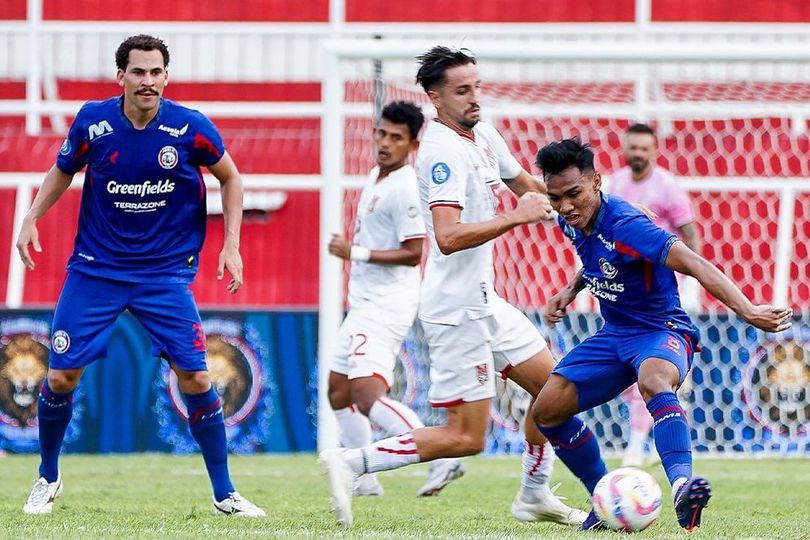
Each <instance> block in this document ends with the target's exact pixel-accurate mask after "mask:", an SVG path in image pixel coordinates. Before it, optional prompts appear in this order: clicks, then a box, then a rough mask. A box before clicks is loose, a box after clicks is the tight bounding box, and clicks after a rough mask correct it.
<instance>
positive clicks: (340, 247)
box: [329, 234, 352, 260]
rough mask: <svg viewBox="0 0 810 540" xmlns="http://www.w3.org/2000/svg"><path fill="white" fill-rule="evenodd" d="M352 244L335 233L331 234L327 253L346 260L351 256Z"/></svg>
mask: <svg viewBox="0 0 810 540" xmlns="http://www.w3.org/2000/svg"><path fill="white" fill-rule="evenodd" d="M351 252H352V246H351V245H350V244H349V242H348V240H346V239H345V238H343V237H342V236H339V235H337V234H333V235H332V240H330V241H329V253H331V254H332V255H334V256H335V257H340V258H341V259H344V260H348V259H349V257H350V256H351Z"/></svg>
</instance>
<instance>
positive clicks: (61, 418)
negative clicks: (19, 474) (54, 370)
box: [37, 379, 73, 482]
mask: <svg viewBox="0 0 810 540" xmlns="http://www.w3.org/2000/svg"><path fill="white" fill-rule="evenodd" d="M71 416H73V391H72V390H71V391H70V392H68V393H67V394H57V393H56V392H54V391H53V390H51V388H50V386H48V380H47V379H45V382H44V383H43V384H42V391H41V392H40V393H39V397H38V398H37V420H38V421H39V455H40V458H41V461H40V464H39V475H40V476H42V477H44V478H45V480H47V481H48V482H56V479H57V478H58V477H59V452H60V451H61V450H62V442H63V441H64V440H65V431H67V427H68V424H69V423H70V418H71Z"/></svg>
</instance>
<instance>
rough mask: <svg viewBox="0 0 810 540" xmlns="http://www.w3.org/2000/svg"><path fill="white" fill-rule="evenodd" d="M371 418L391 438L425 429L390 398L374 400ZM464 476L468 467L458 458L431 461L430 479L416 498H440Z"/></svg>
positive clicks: (410, 412) (408, 409)
mask: <svg viewBox="0 0 810 540" xmlns="http://www.w3.org/2000/svg"><path fill="white" fill-rule="evenodd" d="M368 417H369V418H370V419H371V421H372V422H374V423H375V424H376V425H378V426H380V428H381V429H382V430H383V431H385V433H386V434H387V435H389V436H395V435H402V434H403V433H408V432H409V431H413V430H415V429H420V428H423V427H425V425H424V424H423V423H422V421H421V420H420V419H419V416H417V414H416V413H415V412H414V411H413V409H411V408H410V407H408V406H407V405H405V404H404V403H402V402H400V401H397V400H395V399H391V398H389V397H387V396H381V397H380V398H378V399H377V400H375V401H374V403H373V404H372V405H371V407H369V410H368ZM462 476H464V466H463V465H462V464H461V461H460V460H458V459H456V458H443V459H436V460H434V461H431V462H430V469H429V472H428V477H427V480H425V483H424V484H422V487H420V488H419V490H418V491H417V492H416V496H417V497H431V496H433V495H438V493H439V492H440V491H441V490H442V489H444V488H445V487H446V486H447V485H448V484H449V483H450V482H452V481H453V480H456V479H458V478H461V477H462Z"/></svg>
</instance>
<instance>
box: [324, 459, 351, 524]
mask: <svg viewBox="0 0 810 540" xmlns="http://www.w3.org/2000/svg"><path fill="white" fill-rule="evenodd" d="M318 461H319V462H320V464H321V466H322V467H323V468H324V470H325V471H326V476H327V478H328V479H329V490H330V492H331V493H332V512H333V513H334V514H335V517H336V518H337V520H338V523H340V524H341V525H342V526H343V527H344V528H346V529H348V528H349V527H351V526H352V522H353V521H354V516H353V515H352V489H353V488H354V484H355V482H356V481H357V478H358V477H359V475H358V474H356V473H355V472H354V471H353V470H352V468H351V467H349V464H348V463H346V460H345V459H344V458H343V450H341V449H340V448H330V449H329V450H324V451H323V452H321V455H320V459H319V460H318Z"/></svg>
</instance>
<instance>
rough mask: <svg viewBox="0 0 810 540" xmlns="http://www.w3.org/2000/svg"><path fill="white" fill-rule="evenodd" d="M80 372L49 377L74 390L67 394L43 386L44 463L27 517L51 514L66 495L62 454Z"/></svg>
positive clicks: (40, 402) (39, 416)
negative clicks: (57, 500)
mask: <svg viewBox="0 0 810 540" xmlns="http://www.w3.org/2000/svg"><path fill="white" fill-rule="evenodd" d="M79 372H80V370H69V371H68V373H65V372H64V371H61V370H58V371H55V372H54V374H51V373H49V374H48V375H49V377H55V378H56V380H58V381H59V382H58V385H59V386H61V387H67V388H70V390H69V391H67V392H55V391H53V390H52V389H51V385H50V383H49V382H48V378H46V379H45V382H44V383H43V384H42V390H41V391H40V393H39V398H38V399H37V420H38V421H39V454H40V459H41V461H40V466H39V478H38V479H37V481H36V482H35V483H34V487H33V488H32V489H31V494H30V495H29V496H28V500H27V501H26V503H25V505H24V506H23V512H25V513H26V514H50V513H51V512H52V511H53V502H54V500H55V499H56V498H57V497H58V496H59V495H60V494H61V493H62V475H61V474H60V473H59V452H60V450H61V449H62V442H63V441H64V439H65V432H66V430H67V427H68V424H69V423H70V419H71V417H72V416H73V388H74V387H75V384H76V382H77V381H78V377H79ZM63 374H64V376H62V375H63ZM59 386H58V387H59ZM60 389H61V388H60Z"/></svg>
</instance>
